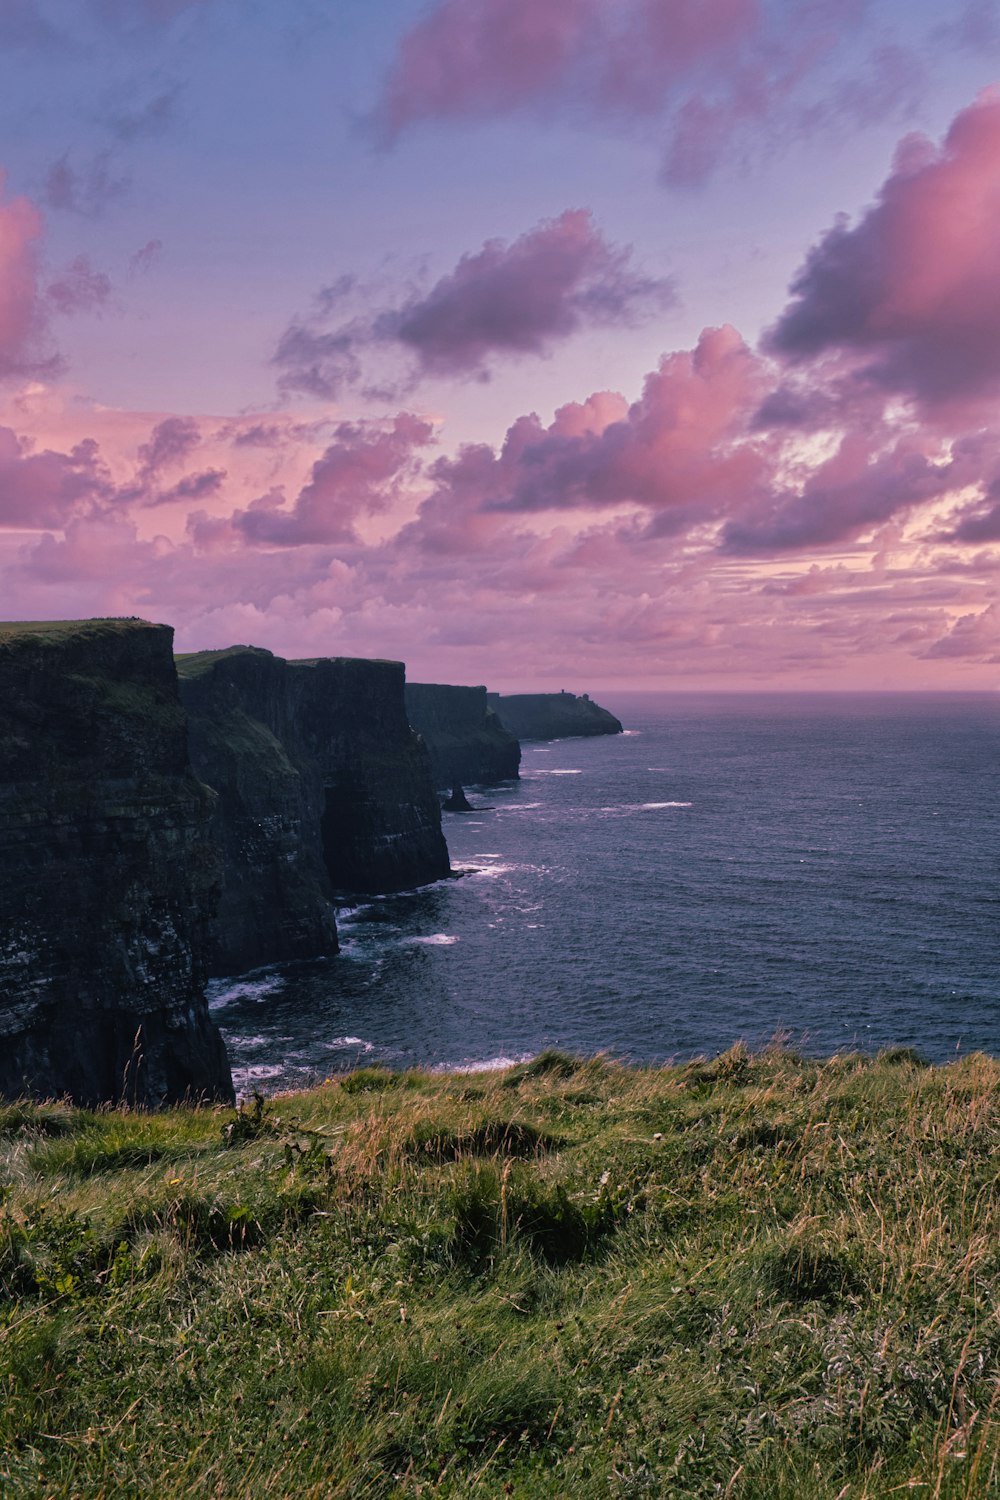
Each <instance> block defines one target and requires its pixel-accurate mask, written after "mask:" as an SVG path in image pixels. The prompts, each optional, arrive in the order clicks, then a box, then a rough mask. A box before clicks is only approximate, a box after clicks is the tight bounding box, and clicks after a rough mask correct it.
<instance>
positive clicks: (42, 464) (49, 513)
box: [0, 427, 113, 531]
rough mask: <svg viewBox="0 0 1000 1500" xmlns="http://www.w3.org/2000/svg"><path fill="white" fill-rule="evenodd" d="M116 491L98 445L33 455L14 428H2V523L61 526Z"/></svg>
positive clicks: (34, 527)
mask: <svg viewBox="0 0 1000 1500" xmlns="http://www.w3.org/2000/svg"><path fill="white" fill-rule="evenodd" d="M112 492H113V487H112V485H111V482H110V478H109V475H108V472H107V469H106V468H105V466H104V464H103V463H102V462H101V459H100V455H99V453H98V450H97V445H96V443H94V442H92V441H85V442H82V443H78V444H77V445H76V447H74V448H73V449H72V450H71V452H69V453H57V452H54V451H52V450H50V449H46V450H43V451H42V452H38V453H34V452H32V451H31V450H30V446H29V445H28V444H26V443H25V442H24V440H23V439H21V438H19V437H18V436H17V434H16V433H15V432H14V431H12V429H11V428H9V427H0V527H17V528H22V529H26V530H39V531H40V530H42V529H43V528H46V527H54V528H60V527H62V526H64V525H66V523H67V522H68V521H69V520H70V519H71V518H72V517H73V516H74V515H76V514H78V513H79V512H80V511H81V510H90V509H92V508H93V506H94V505H95V504H96V503H97V502H100V501H106V500H107V499H109V498H110V496H111V494H112Z"/></svg>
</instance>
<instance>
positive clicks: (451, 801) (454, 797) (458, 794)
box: [441, 782, 474, 812]
mask: <svg viewBox="0 0 1000 1500" xmlns="http://www.w3.org/2000/svg"><path fill="white" fill-rule="evenodd" d="M441 808H442V810H443V811H444V812H472V811H473V810H474V809H473V806H472V803H471V802H470V801H469V799H468V797H467V796H466V795H465V792H464V791H463V790H462V788H461V787H460V786H459V784H458V782H456V783H455V785H454V786H453V787H452V789H451V795H450V796H449V797H446V798H445V800H444V801H443V802H442V803H441Z"/></svg>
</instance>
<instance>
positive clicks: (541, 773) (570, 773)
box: [535, 770, 583, 776]
mask: <svg viewBox="0 0 1000 1500" xmlns="http://www.w3.org/2000/svg"><path fill="white" fill-rule="evenodd" d="M535 775H536V776H582V775H583V771H582V770H580V771H556V770H552V771H543V770H538V771H536V772H535Z"/></svg>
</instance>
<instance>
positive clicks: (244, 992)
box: [206, 974, 285, 1010]
mask: <svg viewBox="0 0 1000 1500" xmlns="http://www.w3.org/2000/svg"><path fill="white" fill-rule="evenodd" d="M284 987H285V981H284V978H283V977H282V976H281V975H280V974H266V975H262V976H261V977H260V978H259V979H240V980H237V981H236V982H235V983H234V982H233V981H232V980H231V979H215V980H212V981H211V983H210V984H209V985H208V986H207V989H206V995H207V998H208V1008H209V1010H222V1008H223V1007H224V1006H226V1005H231V1004H232V1003H233V1001H234V1000H255V1001H257V1003H258V1004H259V1003H261V1002H262V1001H264V1000H267V999H269V998H270V996H271V995H274V994H276V993H277V992H278V991H279V990H282V989H284Z"/></svg>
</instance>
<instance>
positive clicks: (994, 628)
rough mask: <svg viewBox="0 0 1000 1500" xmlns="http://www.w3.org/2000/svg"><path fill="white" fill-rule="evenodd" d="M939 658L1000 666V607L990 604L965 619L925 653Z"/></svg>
mask: <svg viewBox="0 0 1000 1500" xmlns="http://www.w3.org/2000/svg"><path fill="white" fill-rule="evenodd" d="M924 654H925V656H926V657H927V658H928V659H929V660H933V659H934V658H935V657H962V658H966V659H971V660H973V661H986V662H990V663H993V662H1000V604H996V603H994V604H989V605H987V606H986V608H985V609H982V610H979V611H978V613H975V614H968V615H961V616H960V617H959V618H958V619H957V620H956V621H955V623H954V625H953V626H952V627H951V629H950V630H949V631H948V633H947V634H946V635H943V636H941V637H939V639H938V640H936V641H935V642H934V644H933V645H932V646H930V647H929V648H928V650H927V651H926V652H925V653H924Z"/></svg>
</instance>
